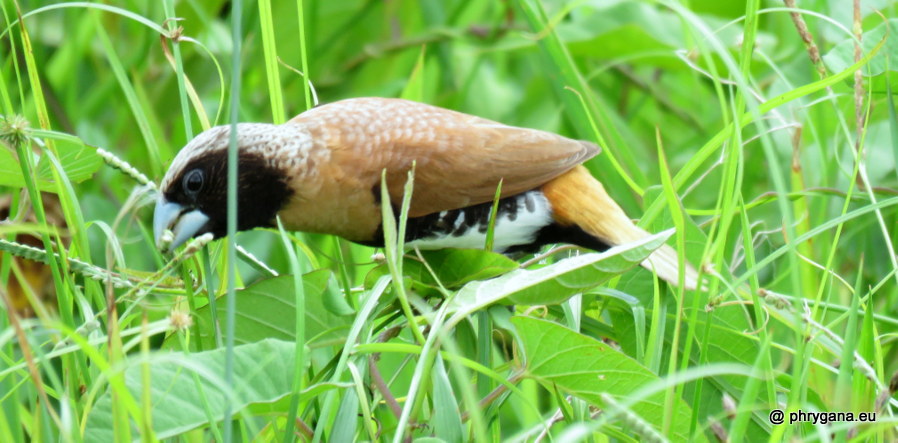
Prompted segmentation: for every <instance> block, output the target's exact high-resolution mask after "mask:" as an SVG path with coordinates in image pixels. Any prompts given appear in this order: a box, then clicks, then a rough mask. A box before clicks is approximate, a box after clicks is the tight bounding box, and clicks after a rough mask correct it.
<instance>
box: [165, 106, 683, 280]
mask: <svg viewBox="0 0 898 443" xmlns="http://www.w3.org/2000/svg"><path fill="white" fill-rule="evenodd" d="M236 128H237V144H238V153H237V156H238V178H237V188H238V189H237V201H238V215H237V229H238V230H240V231H242V230H248V229H253V228H256V227H273V226H275V225H276V220H277V219H278V218H279V219H280V220H281V222H282V223H283V225H284V227H285V228H287V229H290V230H294V231H303V232H314V233H324V234H333V235H337V236H340V237H343V238H345V239H347V240H350V241H352V242H355V243H359V244H362V245H367V246H373V247H381V246H383V243H384V238H383V226H382V220H383V217H382V208H381V205H382V204H390V205H393V206H394V207H399V205H400V204H401V202H402V199H403V193H404V188H405V183H406V180H407V175H408V172H409V170H410V169H412V168H414V186H413V189H414V190H413V192H412V196H411V201H410V207H409V211H408V220H407V225H406V233H405V245H406V247H408V248H415V247H417V248H419V249H421V250H428V249H443V248H483V247H484V245H485V240H486V236H487V231H488V228H489V225H490V214H491V210H492V207H493V203H494V200H495V199H496V192H497V187H498V186H499V183H500V182H501V194H500V195H499V200H498V206H497V210H496V214H495V222H494V226H493V229H494V231H493V250H494V251H495V252H500V253H506V254H514V253H525V252H536V251H538V250H539V249H540V248H541V247H542V246H545V245H549V244H556V243H568V244H572V245H576V246H579V247H583V248H587V249H592V250H595V251H605V250H607V249H608V248H610V247H613V246H617V245H622V244H626V243H629V242H633V241H637V240H640V239H643V238H645V237H647V236H649V235H650V234H649V233H648V232H647V231H645V230H643V229H641V228H639V227H637V226H636V225H635V224H634V223H633V221H632V220H631V219H630V218H629V217H628V216H627V215H626V213H625V212H624V211H623V209H621V207H620V206H619V205H618V204H617V203H616V202H615V200H614V199H613V198H612V197H611V196H610V195H609V194H608V193H607V192H606V191H605V188H604V186H603V185H602V183H601V182H600V181H599V180H598V179H596V178H595V177H594V176H593V175H592V174H591V173H590V172H589V170H588V169H586V168H585V167H584V166H583V163H584V162H585V161H586V160H589V159H590V158H592V157H594V156H595V155H597V154H598V153H599V152H600V148H599V146H597V145H596V144H594V143H591V142H587V141H580V140H574V139H570V138H567V137H564V136H561V135H557V134H554V133H550V132H546V131H541V130H537V129H528V128H521V127H515V126H509V125H505V124H502V123H499V122H496V121H492V120H488V119H485V118H481V117H477V116H473V115H469V114H465V113H462V112H458V111H453V110H449V109H445V108H441V107H437V106H433V105H429V104H424V103H419V102H415V101H409V100H404V99H396V98H378V97H362V98H351V99H344V100H340V101H336V102H332V103H329V104H324V105H320V106H317V107H314V108H312V109H309V110H307V111H305V112H303V113H301V114H299V115H297V116H296V117H294V118H292V119H291V120H289V121H287V122H286V123H283V124H279V125H274V124H267V123H238V124H237V126H236ZM230 131H231V126H230V125H224V126H217V127H213V128H211V129H208V130H206V131H203V132H202V133H200V134H199V135H197V136H196V137H195V138H194V139H192V140H191V141H190V142H188V144H187V145H186V146H185V147H184V148H183V149H181V151H180V152H178V154H177V155H176V156H175V158H174V159H173V160H172V163H171V165H170V166H169V169H168V170H167V172H166V174H165V175H164V177H163V178H162V181H161V183H160V186H159V196H158V197H157V201H156V207H155V211H154V220H153V234H154V237H155V240H156V243H157V246H158V247H159V248H160V249H162V250H163V252H166V251H167V250H171V249H173V248H175V247H177V246H179V245H181V244H183V243H184V242H186V241H187V240H189V239H191V238H193V237H196V236H199V235H201V234H205V233H211V234H212V235H213V237H214V238H222V237H224V236H225V235H226V232H227V229H226V226H227V222H226V219H227V218H226V213H227V210H226V208H227V204H226V201H227V157H228V154H227V149H228V145H229V139H230ZM384 171H385V172H384ZM382 173H383V174H384V176H385V182H386V188H387V190H388V195H389V200H390V201H389V202H383V201H381V200H382V198H381V195H382V194H381V179H382ZM167 231H170V232H169V233H168V235H170V236H172V237H169V238H168V239H167V240H164V238H165V237H164V235H163V234H164V233H166V232H167ZM678 263H679V262H678V259H677V253H676V251H675V250H674V249H673V248H672V247H670V246H668V245H663V246H662V247H660V248H658V249H656V250H655V251H654V252H652V254H651V255H650V256H649V257H648V258H647V259H646V260H645V261H644V262H643V263H642V265H643V266H644V267H646V268H648V269H650V270H654V271H655V272H656V274H657V275H658V276H659V277H660V278H661V279H663V280H666V281H668V282H671V283H673V284H677V281H678V269H679V265H678ZM684 266H685V268H686V269H685V270H684V275H685V279H684V280H685V281H684V286H685V287H686V288H687V289H694V288H695V287H696V286H697V272H696V271H695V269H694V268H693V267H692V266H691V265H690V264H689V263H688V262H687V263H684Z"/></svg>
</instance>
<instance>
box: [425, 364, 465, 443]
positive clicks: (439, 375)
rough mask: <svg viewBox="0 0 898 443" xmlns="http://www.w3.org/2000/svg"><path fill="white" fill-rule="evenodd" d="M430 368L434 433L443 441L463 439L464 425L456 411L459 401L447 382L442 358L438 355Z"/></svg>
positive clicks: (447, 375)
mask: <svg viewBox="0 0 898 443" xmlns="http://www.w3.org/2000/svg"><path fill="white" fill-rule="evenodd" d="M431 370H432V371H433V372H432V381H431V382H432V383H433V411H434V414H433V417H432V420H433V431H434V434H435V435H436V436H437V437H438V438H440V439H441V440H442V441H445V442H450V443H451V442H460V441H463V440H464V436H465V427H464V425H462V421H461V414H460V413H459V412H458V404H459V403H458V400H457V399H456V397H455V393H454V392H453V391H452V383H450V382H449V374H447V373H446V366H445V364H443V359H441V358H439V357H438V358H437V359H436V362H435V363H434V365H433V368H432V369H431Z"/></svg>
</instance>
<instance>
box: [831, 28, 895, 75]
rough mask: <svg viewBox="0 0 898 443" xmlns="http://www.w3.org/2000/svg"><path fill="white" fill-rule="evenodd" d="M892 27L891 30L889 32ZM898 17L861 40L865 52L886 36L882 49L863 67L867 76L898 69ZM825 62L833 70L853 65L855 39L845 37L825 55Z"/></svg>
mask: <svg viewBox="0 0 898 443" xmlns="http://www.w3.org/2000/svg"><path fill="white" fill-rule="evenodd" d="M889 29H891V32H889ZM896 29H898V19H891V20H888V21H887V22H886V23H882V24H880V25H879V26H877V27H875V28H873V29H871V30H869V31H867V32H865V33H864V35H863V39H862V40H861V49H862V50H863V52H864V54H867V53H869V52H870V51H871V50H873V48H874V47H875V46H876V45H878V44H879V42H880V41H882V39H883V36H886V33H889V34H888V36H887V37H886V38H887V40H886V43H885V45H883V47H882V50H880V51H879V53H877V54H876V55H874V56H873V58H871V59H870V62H869V63H867V65H866V66H865V67H864V68H863V69H861V73H863V75H865V76H867V77H876V76H878V75H882V74H883V73H885V72H886V71H887V70H891V71H895V70H898V63H896V62H895V60H898V34H896ZM823 62H824V63H826V67H828V68H829V69H830V70H831V71H833V72H841V71H844V70H845V69H848V67H849V66H851V65H853V64H854V62H855V60H854V39H850V38H848V39H845V40H844V41H842V42H841V43H839V44H837V45H836V46H834V47H833V48H832V49H831V50H830V51H829V52H828V53H826V55H824V56H823Z"/></svg>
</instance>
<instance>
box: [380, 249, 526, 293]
mask: <svg viewBox="0 0 898 443" xmlns="http://www.w3.org/2000/svg"><path fill="white" fill-rule="evenodd" d="M421 256H422V257H424V260H426V261H427V264H428V265H429V266H430V268H431V269H432V270H433V272H434V274H436V276H437V278H439V279H440V283H442V284H443V286H444V287H446V288H457V287H460V286H462V285H464V284H465V283H468V282H471V281H474V280H485V279H488V278H492V277H495V276H498V275H502V274H504V273H506V272H509V271H512V270H514V269H517V268H518V263H517V262H516V261H514V260H512V259H510V258H508V257H506V256H504V255H502V254H497V253H495V252H489V251H485V250H482V249H451V248H450V249H441V250H438V251H421ZM402 270H403V274H404V275H405V276H406V277H410V278H411V279H412V280H414V281H415V282H416V283H418V284H422V285H424V286H427V287H436V286H437V283H436V281H435V280H434V278H433V275H431V273H430V271H429V270H428V269H427V267H426V266H424V264H423V263H421V261H420V260H418V258H417V257H416V256H415V255H414V254H409V255H407V256H406V257H405V262H404V263H403V265H402ZM387 273H389V271H388V270H387V269H386V266H385V265H384V266H379V267H378V268H375V269H374V270H373V271H372V272H370V273H369V274H368V276H367V277H366V282H367V285H366V286H368V287H370V286H371V285H373V284H374V282H376V281H377V279H378V278H380V276H382V275H386V274H387Z"/></svg>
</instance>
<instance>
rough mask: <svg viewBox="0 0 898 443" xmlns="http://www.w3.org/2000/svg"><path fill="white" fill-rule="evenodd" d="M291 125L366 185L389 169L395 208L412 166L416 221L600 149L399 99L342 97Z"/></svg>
mask: <svg viewBox="0 0 898 443" xmlns="http://www.w3.org/2000/svg"><path fill="white" fill-rule="evenodd" d="M291 123H299V124H303V125H304V126H306V127H307V128H309V129H310V131H312V132H313V136H315V137H316V138H319V140H322V139H324V140H326V144H327V146H328V148H329V149H330V152H331V159H330V161H331V162H332V164H335V165H339V167H340V168H341V169H342V170H343V171H344V172H345V173H346V174H358V175H357V177H358V178H359V183H361V186H376V185H378V184H379V183H380V173H381V170H383V169H384V168H386V169H387V174H388V175H387V185H388V188H389V191H390V197H391V201H392V202H393V203H394V204H399V203H400V202H401V201H402V193H403V187H404V185H405V181H406V177H407V175H406V174H407V171H408V170H409V169H410V168H411V166H412V162H413V161H414V162H415V164H416V167H415V191H414V195H413V197H412V207H411V211H410V215H411V216H413V217H417V216H421V215H426V214H430V213H433V212H439V211H445V210H450V209H455V208H460V207H465V206H470V205H473V204H477V203H483V202H486V201H491V200H492V199H493V198H494V196H495V194H496V186H497V185H498V184H499V181H500V180H502V195H503V196H508V195H514V194H518V193H521V192H524V191H528V190H531V189H534V188H537V187H539V186H541V185H543V184H544V183H546V182H548V181H549V180H551V179H553V178H555V177H557V176H558V175H560V174H562V173H564V172H565V171H567V170H569V169H571V168H573V167H574V166H576V165H578V164H580V163H583V162H584V161H586V160H587V159H589V158H590V157H592V156H594V155H596V154H597V153H598V152H599V147H598V146H596V145H595V144H592V143H588V142H583V141H577V140H572V139H569V138H565V137H562V136H559V135H556V134H552V133H548V132H544V131H539V130H535V129H525V128H517V127H512V126H507V125H503V124H501V123H497V122H494V121H490V120H486V119H483V118H479V117H475V116H471V115H467V114H463V113H460V112H455V111H450V110H448V109H443V108H438V107H435V106H430V105H425V104H421V103H416V102H411V101H406V100H399V99H383V98H359V99H350V100H344V101H340V102H336V103H332V104H329V105H325V106H321V107H318V108H315V109H312V110H310V111H308V112H306V113H303V114H301V115H299V116H297V117H296V118H294V119H293V120H292V121H291ZM368 190H370V188H369V189H366V191H368Z"/></svg>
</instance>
